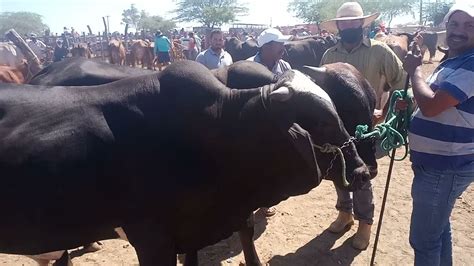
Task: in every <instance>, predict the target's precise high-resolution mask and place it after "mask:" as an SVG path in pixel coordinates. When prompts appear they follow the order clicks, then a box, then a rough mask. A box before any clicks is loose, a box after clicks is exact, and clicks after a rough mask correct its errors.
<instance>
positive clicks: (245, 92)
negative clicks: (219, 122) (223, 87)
mask: <svg viewBox="0 0 474 266" xmlns="http://www.w3.org/2000/svg"><path fill="white" fill-rule="evenodd" d="M262 103H263V101H262V88H253V89H231V90H230V92H229V94H228V97H226V99H225V100H224V102H223V107H222V117H223V118H226V119H227V118H232V119H238V117H239V116H240V113H241V112H242V110H243V109H244V108H245V106H246V105H248V104H250V105H253V104H260V105H261V104H262ZM262 109H263V108H262Z"/></svg>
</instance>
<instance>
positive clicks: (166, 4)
mask: <svg viewBox="0 0 474 266" xmlns="http://www.w3.org/2000/svg"><path fill="white" fill-rule="evenodd" d="M240 1H241V2H243V3H245V5H246V6H247V7H248V8H249V13H248V15H247V16H245V17H239V18H238V19H239V21H240V22H243V23H257V24H267V25H271V26H287V25H295V24H298V23H302V22H303V21H302V20H300V19H297V18H295V17H294V16H293V14H291V13H289V12H288V11H287V6H288V3H289V2H291V0H240ZM471 1H472V0H457V2H464V3H467V2H471ZM132 3H133V4H135V6H136V7H137V8H138V9H139V10H142V9H144V10H146V11H147V12H148V13H149V14H150V15H159V16H162V17H164V18H167V19H171V18H172V17H173V16H174V14H172V13H171V11H172V10H174V9H175V5H176V0H69V1H68V0H0V12H17V11H29V12H34V13H37V14H40V15H42V16H43V22H44V23H46V24H47V25H48V26H49V27H50V29H51V32H53V33H56V32H58V33H61V32H62V31H63V27H65V26H66V27H68V28H71V27H74V29H76V31H78V32H83V31H84V32H87V25H90V26H91V28H92V31H93V32H94V33H97V32H99V31H103V30H104V25H103V22H102V17H106V16H109V17H108V19H109V25H110V29H111V32H114V31H119V32H123V31H124V29H125V25H122V24H121V23H120V21H121V19H122V11H123V10H125V9H128V8H130V5H131V4H132ZM411 21H416V19H414V18H411V17H409V16H404V17H401V18H397V19H395V20H394V21H393V22H392V24H393V25H395V24H397V23H403V22H411ZM178 25H180V26H184V27H189V26H192V25H195V26H199V25H197V23H194V24H192V23H191V24H190V23H185V24H178Z"/></svg>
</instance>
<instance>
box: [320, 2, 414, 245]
mask: <svg viewBox="0 0 474 266" xmlns="http://www.w3.org/2000/svg"><path fill="white" fill-rule="evenodd" d="M378 16H379V13H374V14H370V15H364V12H363V10H362V7H361V6H360V4H359V3H357V2H346V3H344V4H342V5H341V7H339V9H338V10H337V12H336V18H335V19H331V20H328V21H324V22H322V23H321V24H320V27H321V28H322V29H326V30H327V31H329V32H339V35H340V37H341V41H340V42H338V43H337V44H336V45H335V46H334V47H331V48H329V49H328V50H327V51H326V52H325V53H324V55H323V58H322V59H321V65H324V64H330V63H336V62H345V63H349V64H351V65H353V66H354V67H355V68H357V69H358V70H359V71H360V72H361V73H362V75H363V76H364V77H365V78H366V79H367V80H368V81H369V83H370V85H371V86H372V87H373V88H374V89H375V90H376V95H377V103H376V110H375V111H374V120H376V119H378V118H379V116H381V115H382V110H383V106H381V105H382V104H381V103H382V102H383V100H382V97H381V96H379V95H383V93H384V91H380V90H378V89H379V85H380V83H381V80H382V79H383V78H384V77H385V79H386V81H387V83H388V85H389V86H390V88H393V89H402V88H403V87H404V85H405V81H406V73H405V72H404V71H403V65H402V62H401V61H400V59H398V57H397V56H396V55H395V53H394V52H393V51H392V50H391V49H390V48H389V47H388V46H387V45H386V44H385V43H382V42H379V41H375V40H371V39H368V38H365V37H364V28H367V27H368V26H369V25H370V24H371V23H372V22H373V21H374V20H375V19H376V18H377V17H378ZM387 95H388V93H387ZM378 108H380V109H378ZM369 171H370V172H371V176H372V177H375V175H376V174H377V169H376V168H375V169H374V168H373V167H369ZM336 192H337V203H336V209H337V210H338V211H339V214H338V216H337V218H336V220H335V221H334V222H333V223H331V225H330V226H329V228H328V230H329V231H330V232H333V233H341V232H344V230H345V229H346V228H347V227H348V226H351V225H352V224H354V218H355V219H356V220H359V227H358V228H357V232H356V234H355V235H354V238H353V239H352V246H353V247H354V248H356V249H360V250H363V249H366V248H367V247H368V245H369V242H370V233H371V228H372V223H373V218H374V208H375V205H374V202H373V191H372V184H371V182H370V181H369V182H367V183H366V184H365V185H364V186H363V187H362V188H360V189H359V190H357V191H354V192H353V193H352V194H353V197H351V194H350V192H349V191H343V190H341V189H339V188H337V186H336ZM353 213H354V214H353Z"/></svg>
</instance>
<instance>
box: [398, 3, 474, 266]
mask: <svg viewBox="0 0 474 266" xmlns="http://www.w3.org/2000/svg"><path fill="white" fill-rule="evenodd" d="M445 22H446V30H447V32H446V36H447V39H446V40H447V44H448V47H449V55H448V59H447V60H445V61H444V62H442V63H441V64H440V65H439V66H438V68H437V69H436V70H435V71H434V72H433V74H432V75H431V76H430V77H429V78H428V79H427V82H425V80H424V79H423V77H422V70H421V63H422V56H421V53H420V48H419V47H418V46H417V45H414V47H412V51H410V52H409V54H408V55H407V57H406V59H405V63H404V68H405V70H406V71H407V72H408V74H409V75H410V78H411V82H412V85H413V93H414V96H415V99H416V102H417V103H418V107H419V109H418V110H417V111H416V112H415V115H414V118H413V120H412V122H411V124H410V130H409V140H410V148H411V151H410V155H411V161H412V168H413V172H414V179H413V185H412V198H413V212H412V216H411V225H410V244H411V246H412V248H413V249H414V252H415V265H452V242H451V226H450V221H449V220H450V216H451V211H452V209H453V206H454V203H455V201H456V198H457V197H459V196H460V195H461V194H462V193H463V191H465V190H466V188H467V187H468V186H469V185H470V184H471V183H472V181H473V180H474V97H473V96H474V7H472V6H460V5H454V6H453V7H452V8H451V10H450V11H449V12H448V14H447V15H446V17H445ZM471 255H472V254H471Z"/></svg>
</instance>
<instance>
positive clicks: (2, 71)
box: [0, 60, 39, 84]
mask: <svg viewBox="0 0 474 266" xmlns="http://www.w3.org/2000/svg"><path fill="white" fill-rule="evenodd" d="M38 71H39V67H38V68H35V67H33V66H30V65H29V64H28V63H27V62H26V60H23V63H22V64H21V65H19V66H17V67H12V66H0V83H16V84H23V83H26V81H27V80H29V79H30V78H31V77H33V75H34V74H36V73H37V72H38Z"/></svg>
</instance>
